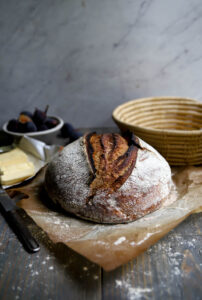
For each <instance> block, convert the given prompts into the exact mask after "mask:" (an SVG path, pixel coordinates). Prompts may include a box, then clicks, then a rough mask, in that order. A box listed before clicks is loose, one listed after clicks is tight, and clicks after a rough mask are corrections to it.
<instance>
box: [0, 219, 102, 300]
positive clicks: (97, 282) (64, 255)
mask: <svg viewBox="0 0 202 300" xmlns="http://www.w3.org/2000/svg"><path fill="white" fill-rule="evenodd" d="M28 221H29V228H30V230H31V232H32V233H33V234H34V236H35V237H36V238H37V240H38V241H39V243H40V246H41V250H40V252H38V253H36V254H28V253H27V252H25V250H24V249H23V247H22V246H21V244H20V243H19V241H18V240H17V239H16V237H15V235H14V234H13V233H12V231H11V230H10V229H9V228H8V226H7V224H6V223H5V221H4V220H3V218H2V216H0V299H1V300H8V299H22V300H23V299H24V300H27V299H29V300H32V299H33V300H34V299H63V298H64V297H65V298H68V299H96V300H97V299H98V300H99V299H101V279H100V278H101V276H100V272H101V269H100V268H99V267H98V266H97V265H95V264H93V263H91V262H89V261H88V260H86V259H85V258H84V257H82V256H80V255H78V254H76V253H75V252H73V251H72V250H71V249H69V248H67V247H66V246H64V245H63V244H53V243H52V242H51V241H50V239H49V238H48V237H47V235H46V234H45V233H44V232H43V231H42V230H40V229H39V228H38V227H37V226H36V225H35V224H33V222H32V220H30V219H29V218H27V217H26V222H28Z"/></svg>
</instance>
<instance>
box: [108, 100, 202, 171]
mask: <svg viewBox="0 0 202 300" xmlns="http://www.w3.org/2000/svg"><path fill="white" fill-rule="evenodd" d="M112 117H113V119H114V121H115V122H116V123H117V125H118V126H119V128H120V129H121V131H125V130H128V129H129V130H131V131H133V132H134V133H135V134H136V135H137V136H139V137H140V138H142V139H143V140H145V141H146V142H147V143H149V144H150V145H152V146H153V147H154V148H156V149H157V150H158V151H159V152H160V153H161V154H162V155H163V156H164V157H165V158H166V160H167V161H168V162H169V163H170V164H171V165H173V166H183V165H197V164H202V103H200V102H198V101H196V100H192V99H187V98H178V97H158V98H141V99H137V100H132V101H129V102H126V103H124V104H122V105H120V106H118V107H117V108H116V109H115V110H114V111H113V114H112Z"/></svg>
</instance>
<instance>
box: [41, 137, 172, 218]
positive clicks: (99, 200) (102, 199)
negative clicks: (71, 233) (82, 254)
mask: <svg viewBox="0 0 202 300" xmlns="http://www.w3.org/2000/svg"><path fill="white" fill-rule="evenodd" d="M45 188H46V191H47V193H48V195H49V197H50V198H51V199H52V200H53V201H54V202H55V203H58V204H59V205H60V206H61V207H62V208H63V209H64V210H66V211H67V212H70V213H73V214H75V215H77V216H79V217H81V218H84V219H88V220H91V221H94V222H98V223H127V222H131V221H134V220H136V219H138V218H140V217H143V216H144V215H146V214H148V213H151V212H152V211H154V210H156V209H158V208H159V207H160V206H161V205H162V203H163V202H164V201H165V200H166V199H167V197H168V195H169V193H170V188H171V170H170V167H169V165H168V163H167V162H166V160H165V159H164V158H163V157H162V156H161V155H160V154H159V153H158V152H157V151H156V150H155V149H154V148H152V147H151V146H150V145H148V144H147V143H145V142H144V141H142V140H141V139H139V138H138V137H136V136H134V135H133V134H131V133H130V134H126V135H124V136H121V135H119V134H115V133H110V134H102V135H98V134H96V133H90V134H87V135H85V136H84V137H82V138H80V139H78V140H77V141H75V142H73V143H71V144H69V145H68V146H66V147H65V148H64V149H63V150H62V151H61V152H60V153H58V154H57V155H56V156H55V157H54V159H53V160H52V161H51V162H50V163H49V165H48V167H47V170H46V175H45Z"/></svg>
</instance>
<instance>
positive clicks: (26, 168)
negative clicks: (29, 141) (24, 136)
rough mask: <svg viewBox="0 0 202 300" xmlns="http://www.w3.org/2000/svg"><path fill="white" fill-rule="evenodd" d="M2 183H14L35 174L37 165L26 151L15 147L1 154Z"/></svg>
mask: <svg viewBox="0 0 202 300" xmlns="http://www.w3.org/2000/svg"><path fill="white" fill-rule="evenodd" d="M0 170H1V172H2V173H3V175H1V184H2V185H12V184H15V183H18V182H21V181H23V180H24V179H26V178H28V177H31V176H33V175H35V167H34V165H33V163H32V162H31V161H30V160H29V158H28V156H27V155H26V153H25V152H24V151H22V150H21V149H19V148H15V149H13V150H11V151H9V152H6V153H3V154H0Z"/></svg>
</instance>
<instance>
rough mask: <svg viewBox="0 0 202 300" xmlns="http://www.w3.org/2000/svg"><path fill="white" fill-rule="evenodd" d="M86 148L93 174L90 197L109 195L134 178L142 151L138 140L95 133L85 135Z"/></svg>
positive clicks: (113, 134)
mask: <svg viewBox="0 0 202 300" xmlns="http://www.w3.org/2000/svg"><path fill="white" fill-rule="evenodd" d="M84 145H85V150H86V152H87V157H88V160H89V164H90V167H91V170H92V174H93V180H92V182H91V184H90V188H91V195H90V197H91V198H92V196H93V195H95V194H96V192H97V190H106V192H107V193H108V194H110V193H112V192H114V191H116V190H118V189H119V188H120V187H121V186H122V185H123V184H124V182H125V181H126V180H127V178H128V177H129V176H130V175H131V173H132V170H133V168H134V166H135V162H136V159H137V151H138V148H140V145H139V142H138V139H137V138H136V137H135V136H134V135H132V134H127V135H125V138H123V137H122V136H120V135H119V134H116V133H112V134H102V135H98V134H96V133H95V132H94V133H90V134H87V135H85V136H84Z"/></svg>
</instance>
